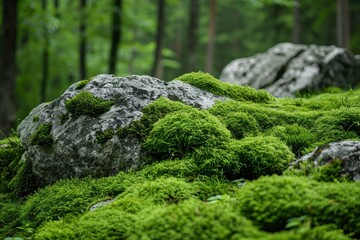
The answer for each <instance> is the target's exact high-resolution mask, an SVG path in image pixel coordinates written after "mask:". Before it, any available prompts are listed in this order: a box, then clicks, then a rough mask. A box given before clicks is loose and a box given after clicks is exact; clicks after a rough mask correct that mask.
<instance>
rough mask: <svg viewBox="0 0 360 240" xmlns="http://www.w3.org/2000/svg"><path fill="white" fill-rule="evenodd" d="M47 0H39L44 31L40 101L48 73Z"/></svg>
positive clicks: (43, 94)
mask: <svg viewBox="0 0 360 240" xmlns="http://www.w3.org/2000/svg"><path fill="white" fill-rule="evenodd" d="M46 3H47V0H41V8H42V10H43V14H44V18H43V20H44V21H43V23H42V24H43V32H44V35H43V36H44V45H43V52H42V77H41V85H40V101H41V102H45V101H46V87H47V83H48V75H49V33H48V27H47V4H46Z"/></svg>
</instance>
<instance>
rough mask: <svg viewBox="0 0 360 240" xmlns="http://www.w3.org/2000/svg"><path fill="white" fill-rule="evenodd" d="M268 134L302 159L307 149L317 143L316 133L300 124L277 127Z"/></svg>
mask: <svg viewBox="0 0 360 240" xmlns="http://www.w3.org/2000/svg"><path fill="white" fill-rule="evenodd" d="M267 134H268V135H270V136H274V137H277V138H280V139H281V140H282V141H283V142H284V143H286V144H287V145H288V146H289V147H290V148H291V150H292V152H293V153H294V154H295V156H296V157H300V156H301V155H302V154H303V153H304V150H305V149H307V148H309V147H311V146H312V145H314V144H315V143H316V142H317V137H316V135H315V134H314V133H312V132H311V131H310V130H308V129H306V128H304V127H302V126H299V125H298V124H292V125H283V126H276V127H273V128H272V129H270V130H269V131H268V133H267Z"/></svg>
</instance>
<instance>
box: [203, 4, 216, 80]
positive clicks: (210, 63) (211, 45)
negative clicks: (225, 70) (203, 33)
mask: <svg viewBox="0 0 360 240" xmlns="http://www.w3.org/2000/svg"><path fill="white" fill-rule="evenodd" d="M215 22H216V0H211V3H210V20H209V32H208V36H209V40H208V44H207V50H206V68H205V69H206V71H207V72H208V73H212V72H213V70H214V51H215Z"/></svg>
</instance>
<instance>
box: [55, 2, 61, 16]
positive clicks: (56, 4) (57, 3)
mask: <svg viewBox="0 0 360 240" xmlns="http://www.w3.org/2000/svg"><path fill="white" fill-rule="evenodd" d="M54 8H55V17H56V18H60V11H59V8H60V4H59V0H54Z"/></svg>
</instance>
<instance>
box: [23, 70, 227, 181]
mask: <svg viewBox="0 0 360 240" xmlns="http://www.w3.org/2000/svg"><path fill="white" fill-rule="evenodd" d="M76 87H77V83H75V84H73V85H71V86H70V87H69V88H68V89H67V90H66V91H65V92H64V93H63V94H62V95H61V96H60V97H59V98H57V99H55V100H54V101H52V102H50V103H43V104H41V105H39V106H38V107H36V108H35V109H33V110H32V111H31V113H30V114H29V115H28V116H27V117H26V118H25V119H24V120H23V121H22V122H21V123H20V125H19V126H18V133H19V135H20V140H21V143H22V144H23V145H24V147H25V155H24V157H25V159H27V160H29V161H31V162H32V166H33V172H34V173H35V175H36V176H38V177H39V178H41V179H42V180H43V181H44V182H45V184H51V183H53V182H55V181H57V180H59V179H64V178H79V177H85V176H92V177H104V176H110V175H114V174H116V173H118V172H119V171H125V170H128V169H131V168H136V167H138V166H139V165H141V164H142V158H143V156H144V153H143V152H142V150H141V147H140V145H141V143H140V140H139V139H137V138H135V137H130V136H127V137H124V138H119V137H118V136H117V135H116V134H115V135H113V136H112V138H111V139H110V140H108V141H107V142H106V143H105V144H100V143H99V142H98V141H96V135H97V133H98V132H99V131H105V130H107V129H112V130H115V131H116V129H118V128H121V127H124V126H128V125H129V124H130V123H131V122H132V121H134V120H138V119H139V118H141V116H142V109H143V108H144V107H145V106H147V105H148V104H150V103H152V102H153V101H155V100H156V99H158V98H159V97H161V96H163V97H167V98H169V99H171V100H178V101H181V102H183V103H185V104H188V105H191V106H194V107H198V108H201V109H206V108H209V107H211V106H212V105H213V104H214V103H215V100H224V99H225V98H224V97H219V96H216V95H213V94H211V93H208V92H205V91H203V90H200V89H198V88H196V87H193V86H191V85H189V84H186V83H183V82H181V81H177V80H173V81H171V82H164V81H162V80H159V79H156V78H153V77H149V76H128V77H123V78H120V77H114V76H111V75H105V74H104V75H98V76H96V77H94V78H93V79H92V80H91V81H90V82H89V83H87V84H86V85H85V87H84V88H82V89H76ZM83 91H87V92H90V93H92V94H93V95H94V96H95V97H98V98H102V99H104V100H112V101H113V102H114V105H112V106H111V108H110V109H109V111H107V112H105V113H103V114H101V115H99V116H96V117H92V116H88V115H81V116H79V117H77V118H75V117H74V116H72V115H71V114H70V115H69V117H68V118H64V116H67V115H66V114H67V110H66V108H65V102H66V101H67V100H69V99H72V98H73V97H74V96H75V95H76V94H78V93H79V92H83ZM64 121H65V122H64ZM44 123H51V124H52V128H51V130H50V132H49V133H50V138H52V143H50V144H48V145H45V146H41V145H37V144H34V143H33V142H32V141H31V139H32V136H33V135H34V133H35V132H36V131H37V129H38V128H39V126H41V125H43V124H44Z"/></svg>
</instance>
